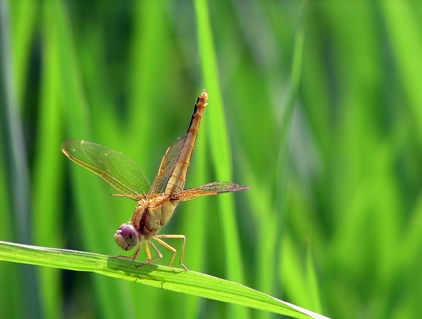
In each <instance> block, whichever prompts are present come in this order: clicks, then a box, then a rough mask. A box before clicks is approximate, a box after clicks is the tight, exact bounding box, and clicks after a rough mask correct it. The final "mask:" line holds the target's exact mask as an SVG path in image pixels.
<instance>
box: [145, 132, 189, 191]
mask: <svg viewBox="0 0 422 319" xmlns="http://www.w3.org/2000/svg"><path fill="white" fill-rule="evenodd" d="M185 139H186V135H185V136H182V137H180V138H179V139H177V140H176V141H175V142H174V143H173V144H171V145H170V146H169V147H168V148H167V151H166V152H165V153H164V156H163V159H162V160H161V164H160V168H159V169H158V173H157V176H156V177H155V179H154V181H153V182H152V185H151V187H150V190H149V193H150V194H155V193H161V192H163V191H164V189H165V188H166V186H167V182H168V180H169V178H170V176H171V174H172V172H173V169H174V167H175V166H176V163H177V162H178V160H179V158H181V157H182V156H183V150H184V148H183V144H184V142H185Z"/></svg>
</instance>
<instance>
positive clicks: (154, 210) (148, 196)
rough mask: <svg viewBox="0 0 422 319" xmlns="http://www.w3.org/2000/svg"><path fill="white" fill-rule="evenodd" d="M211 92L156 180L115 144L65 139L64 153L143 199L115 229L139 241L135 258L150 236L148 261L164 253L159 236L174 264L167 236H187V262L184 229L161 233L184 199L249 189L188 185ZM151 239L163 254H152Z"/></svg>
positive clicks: (121, 237) (124, 238)
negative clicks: (166, 233)
mask: <svg viewBox="0 0 422 319" xmlns="http://www.w3.org/2000/svg"><path fill="white" fill-rule="evenodd" d="M207 99H208V94H207V92H206V91H205V90H204V91H202V94H201V95H200V96H199V97H198V100H197V102H196V104H195V108H194V112H193V115H192V118H191V122H190V124H189V128H188V131H187V134H186V135H185V136H183V137H181V138H179V139H177V140H176V141H175V142H174V143H173V144H172V145H171V146H170V147H169V148H168V149H167V151H166V152H165V153H164V156H163V159H162V160H161V164H160V167H159V169H158V173H157V176H156V177H155V179H154V181H153V182H152V184H151V185H150V184H149V182H148V179H147V178H146V176H145V174H144V173H143V171H142V170H141V168H140V167H139V166H138V165H137V164H136V163H135V162H134V161H133V160H131V159H130V158H129V157H127V156H125V155H123V154H122V153H120V152H117V151H115V150H113V149H111V148H109V147H106V146H103V145H100V144H95V143H91V142H87V141H83V140H67V141H66V142H64V143H63V145H62V151H63V153H64V154H65V155H66V156H67V157H68V158H69V159H70V160H72V161H74V162H75V163H77V164H79V165H81V166H83V167H85V168H86V169H88V170H90V171H92V172H93V173H95V174H97V175H99V176H100V177H101V178H102V179H104V180H105V181H106V182H107V183H109V184H110V185H111V186H113V187H114V188H115V189H116V190H117V191H119V192H120V194H114V196H125V197H128V198H130V199H132V200H135V201H137V202H138V204H137V205H136V207H135V211H134V212H133V215H132V218H131V219H130V221H129V222H128V223H125V224H123V225H121V226H120V227H119V229H118V230H117V231H116V233H115V235H114V239H115V241H116V243H117V244H118V245H119V246H120V247H121V248H122V249H124V250H131V249H132V248H134V247H136V250H135V253H134V255H133V256H132V260H135V259H136V257H137V256H138V254H139V251H140V249H141V246H142V240H144V242H145V253H146V259H147V260H146V261H145V262H143V263H142V264H141V265H145V264H149V263H152V262H154V261H156V260H159V259H161V258H162V254H161V253H160V251H159V250H158V249H157V247H156V246H155V244H154V243H153V242H151V238H153V239H154V240H155V241H156V242H158V243H159V244H161V245H162V246H164V247H165V248H167V249H168V250H170V251H171V252H172V258H171V260H170V264H169V266H171V265H172V263H173V260H174V258H175V256H176V249H174V248H173V247H172V246H170V245H169V244H167V243H166V242H164V241H163V240H162V239H163V238H178V239H182V251H181V256H180V265H181V266H182V267H183V268H184V269H185V270H187V268H186V267H185V265H184V264H183V255H184V251H185V243H186V238H185V236H184V235H158V234H157V233H158V231H159V230H160V229H161V227H163V226H164V225H165V224H166V223H167V222H168V221H169V219H170V218H171V216H172V215H173V213H174V211H175V209H176V206H177V204H178V203H179V202H180V201H186V200H190V199H193V198H195V197H197V196H205V195H216V194H220V193H226V192H238V191H242V190H247V189H249V188H248V187H247V186H241V185H237V184H234V183H230V182H212V183H208V184H205V185H202V186H198V187H194V188H188V189H184V185H185V180H186V174H187V171H188V167H189V163H190V158H191V156H192V151H193V148H194V146H195V141H196V136H197V134H198V129H199V124H200V122H201V119H202V113H203V112H204V109H205V107H206V105H207ZM149 245H151V247H152V248H153V249H154V251H155V252H156V254H157V257H155V258H152V257H151V252H150V249H149Z"/></svg>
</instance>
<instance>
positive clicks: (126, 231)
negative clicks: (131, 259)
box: [114, 224, 139, 250]
mask: <svg viewBox="0 0 422 319" xmlns="http://www.w3.org/2000/svg"><path fill="white" fill-rule="evenodd" d="M114 240H115V241H116V243H117V245H119V247H120V248H122V249H123V250H131V249H132V248H133V247H135V246H136V245H137V244H138V241H139V239H138V232H137V231H136V229H135V227H133V225H131V224H123V225H122V226H120V227H119V229H118V230H117V231H116V233H115V234H114Z"/></svg>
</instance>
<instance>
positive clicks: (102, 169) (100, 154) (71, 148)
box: [62, 140, 149, 200]
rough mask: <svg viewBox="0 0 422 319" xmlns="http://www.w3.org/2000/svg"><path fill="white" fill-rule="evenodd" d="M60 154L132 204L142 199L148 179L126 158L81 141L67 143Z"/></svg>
mask: <svg viewBox="0 0 422 319" xmlns="http://www.w3.org/2000/svg"><path fill="white" fill-rule="evenodd" d="M62 151H63V153H64V154H65V155H66V156H67V157H68V158H69V159H70V160H72V161H73V162H75V163H77V164H79V165H81V166H82V167H85V168H86V169H88V170H90V171H91V172H93V173H95V174H97V175H98V176H100V177H101V178H102V179H104V180H105V181H106V182H107V183H109V184H110V185H111V186H113V187H114V188H115V189H116V190H117V191H119V192H120V193H121V194H122V195H123V196H126V197H128V198H131V199H133V200H139V199H141V198H144V197H145V193H146V191H147V190H148V188H149V182H148V179H147V178H146V176H145V174H144V172H143V171H142V169H141V168H140V167H139V166H138V165H137V164H136V163H135V162H134V161H133V160H131V159H130V158H129V157H127V156H126V155H123V154H122V153H120V152H117V151H115V150H113V149H111V148H109V147H106V146H103V145H100V144H95V143H91V142H87V141H83V140H67V141H66V142H64V143H63V145H62Z"/></svg>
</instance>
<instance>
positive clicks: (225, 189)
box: [172, 182, 249, 201]
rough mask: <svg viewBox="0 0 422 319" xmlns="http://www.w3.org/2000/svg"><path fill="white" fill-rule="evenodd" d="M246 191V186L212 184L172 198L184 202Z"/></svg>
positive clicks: (188, 190) (186, 191)
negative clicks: (200, 197) (199, 197)
mask: <svg viewBox="0 0 422 319" xmlns="http://www.w3.org/2000/svg"><path fill="white" fill-rule="evenodd" d="M248 189H249V187H248V186H243V185H238V184H235V183H231V182H212V183H208V184H205V185H201V186H197V187H194V188H188V189H185V190H183V191H181V192H180V193H177V194H174V195H173V196H172V198H173V199H177V200H181V201H186V200H190V199H193V198H195V197H198V196H209V195H217V194H221V193H229V192H240V191H244V190H248Z"/></svg>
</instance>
